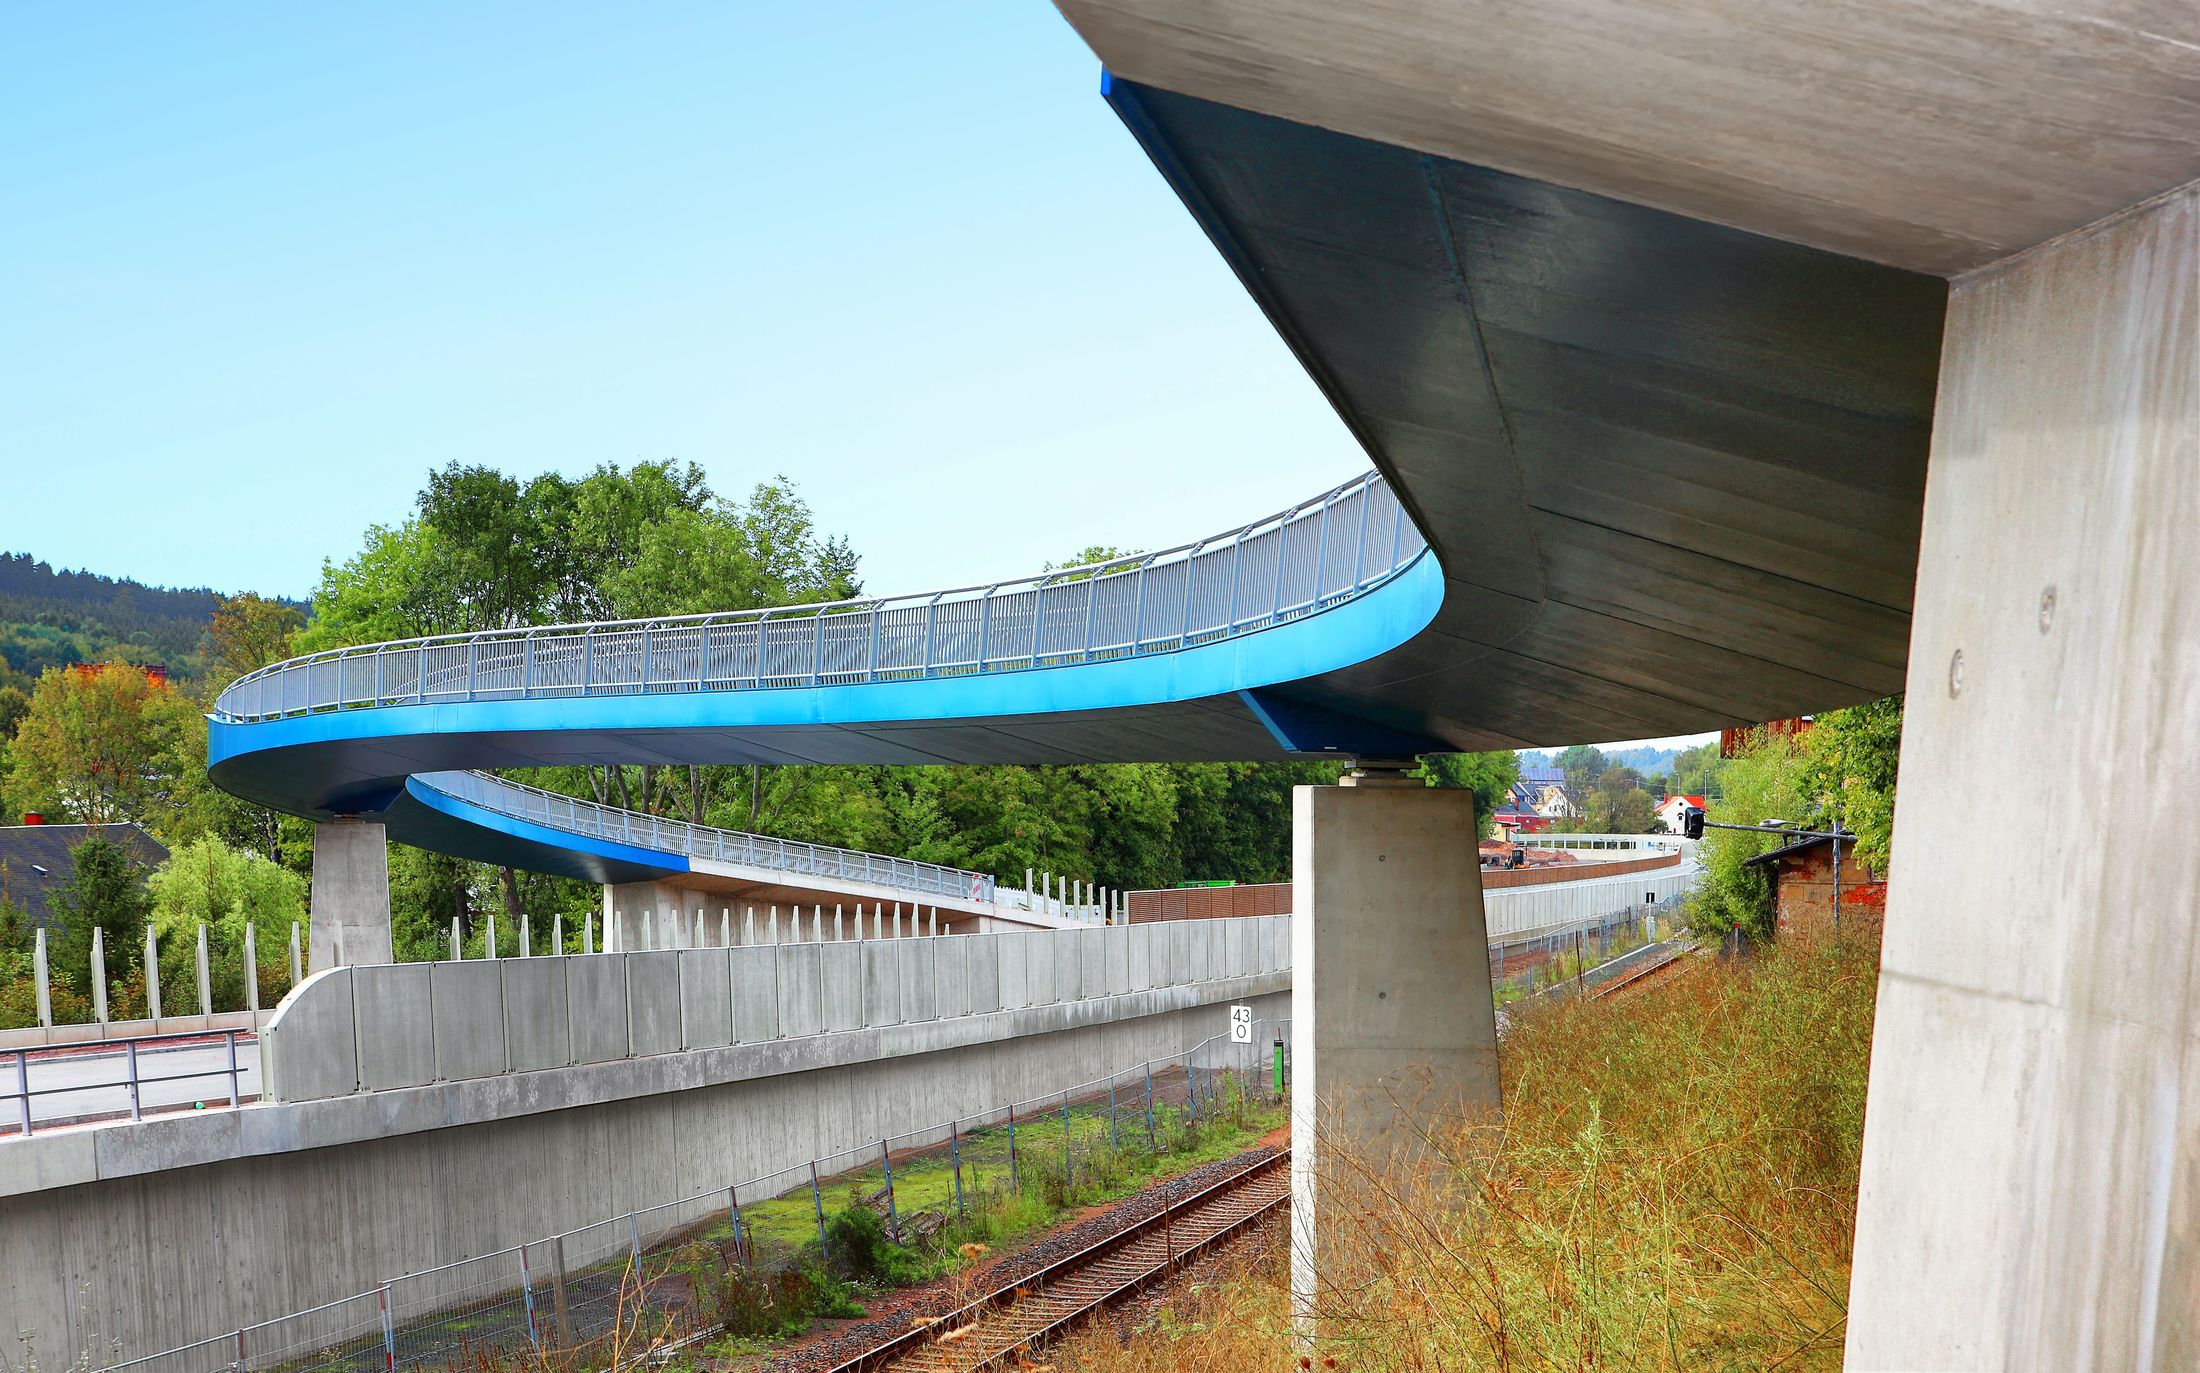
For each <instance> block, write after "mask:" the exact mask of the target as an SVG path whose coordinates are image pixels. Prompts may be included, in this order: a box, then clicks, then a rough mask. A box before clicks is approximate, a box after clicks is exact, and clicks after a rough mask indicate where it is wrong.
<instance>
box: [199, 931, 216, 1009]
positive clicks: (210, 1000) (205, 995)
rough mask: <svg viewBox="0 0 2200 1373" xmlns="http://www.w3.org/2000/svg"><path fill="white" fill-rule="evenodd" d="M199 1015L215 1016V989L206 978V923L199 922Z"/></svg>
mask: <svg viewBox="0 0 2200 1373" xmlns="http://www.w3.org/2000/svg"><path fill="white" fill-rule="evenodd" d="M198 970H199V1015H200V1016H201V1017H202V1018H203V1017H206V1016H210V1015H212V1014H214V988H213V986H212V984H211V983H209V982H208V980H207V976H206V922H205V921H204V920H201V921H200V922H199V952H198Z"/></svg>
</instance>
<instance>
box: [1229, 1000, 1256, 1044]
mask: <svg viewBox="0 0 2200 1373" xmlns="http://www.w3.org/2000/svg"><path fill="white" fill-rule="evenodd" d="M1230 1042H1231V1043H1232V1044H1250V1043H1252V1042H1253V1008H1252V1007H1250V1006H1232V1007H1231V1008H1230Z"/></svg>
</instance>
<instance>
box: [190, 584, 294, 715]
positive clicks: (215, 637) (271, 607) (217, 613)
mask: <svg viewBox="0 0 2200 1373" xmlns="http://www.w3.org/2000/svg"><path fill="white" fill-rule="evenodd" d="M305 622H306V617H305V614H304V612H302V611H300V610H299V609H298V608H297V607H296V606H288V605H284V604H283V603H282V602H280V601H270V600H267V599H266V598H264V597H261V596H256V595H254V594H252V593H251V592H249V591H247V592H245V593H244V594H243V595H241V596H231V597H228V598H227V599H225V600H224V601H222V603H221V604H220V605H218V606H216V607H215V608H214V617H213V618H212V619H211V620H209V621H208V622H207V626H206V690H207V693H208V695H209V696H212V695H215V694H218V693H219V692H220V691H221V689H222V688H223V687H225V686H228V685H229V684H230V683H231V682H234V681H236V680H237V679H238V678H239V677H242V676H244V675H245V674H246V673H247V672H251V671H253V670H254V669H256V668H262V667H266V666H267V665H268V664H269V663H272V662H276V661H278V660H280V659H282V658H284V657H287V656H288V655H289V653H290V641H291V638H292V636H294V635H296V634H297V632H298V631H299V630H300V629H302V628H304V627H305Z"/></svg>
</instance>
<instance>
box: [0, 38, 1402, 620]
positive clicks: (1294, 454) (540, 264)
mask: <svg viewBox="0 0 2200 1373" xmlns="http://www.w3.org/2000/svg"><path fill="white" fill-rule="evenodd" d="M1098 86H1099V68H1098V64H1097V62H1096V61H1095V59H1094V58H1093V57H1092V55H1091V54H1090V53H1089V52H1088V51H1087V50H1086V49H1085V47H1084V46H1083V44H1082V43H1081V42H1079V40H1078V39H1077V37H1076V36H1075V34H1074V33H1072V32H1071V30H1070V28H1069V26H1068V25H1067V24H1066V23H1064V22H1063V21H1062V19H1061V17H1060V16H1059V15H1057V14H1056V13H1055V12H1054V10H1053V8H1052V7H1051V6H1049V5H1048V4H1046V3H1045V0H1017V2H1016V3H983V4H975V5H948V6H913V5H906V4H903V5H891V6H889V5H878V6H860V7H859V6H856V5H851V4H833V5H824V6H783V7H773V8H771V9H766V8H764V7H762V6H751V5H742V4H730V3H718V4H707V5H680V4H669V3H657V4H652V5H648V6H643V7H619V6H607V5H578V4H542V3H530V4H526V5H520V4H469V5H465V6H459V7H447V6H428V5H402V4H391V5H380V6H372V7H352V8H349V9H343V8H337V7H328V6H305V5H295V4H282V5H273V4H270V5H249V4H225V5H220V6H209V5H189V6H186V5H153V4H138V5H121V4H115V5H93V4H84V5H47V6H25V7H18V8H15V9H14V10H12V11H11V12H10V13H9V15H8V17H7V19H6V21H5V29H4V36H0V128H4V129H5V131H6V133H5V137H4V139H0V548H7V549H11V550H27V551H30V552H34V553H36V554H38V555H40V556H41V557H44V558H47V559H49V560H51V561H53V562H56V563H59V564H64V565H68V566H74V567H86V568H90V569H93V570H97V571H102V572H108V573H113V574H121V575H129V576H134V577H137V578H140V579H143V580H146V581H150V582H158V583H166V584H171V585H199V584H206V585H211V586H213V587H215V588H216V589H218V590H224V591H232V590H241V589H253V590H259V591H263V592H271V593H282V594H289V595H302V594H304V593H305V592H307V591H308V590H309V589H310V588H311V586H312V585H313V582H314V580H315V577H316V575H317V573H318V570H319V567H320V564H321V561H322V559H323V558H324V557H327V556H330V555H335V556H338V557H342V556H344V555H347V554H349V553H350V552H352V551H353V550H355V549H356V548H357V547H358V545H359V542H360V535H361V531H362V530H363V529H364V528H365V526H366V525H367V524H368V523H369V522H370V521H378V520H379V521H390V520H396V519H399V518H401V517H402V516H403V515H404V514H405V512H406V510H407V508H408V505H409V502H410V500H411V498H412V495H413V493H414V492H415V491H416V490H417V489H418V487H419V485H420V481H421V478H422V475H423V474H424V473H425V472H426V471H427V470H428V469H429V468H430V467H431V466H437V465H441V464H443V463H445V462H448V461H451V460H453V459H457V460H462V461H467V462H485V463H491V464H494V465H497V466H499V467H503V468H506V469H508V470H510V471H513V472H517V473H532V472H536V471H540V470H542V469H544V468H555V469H558V470H561V471H565V472H568V473H579V472H582V471H585V470H587V469H588V468H590V467H592V466H594V465H595V464H597V463H599V462H603V461H616V462H620V463H630V462H633V461H635V460H638V459H643V458H681V459H692V460H694V461H696V462H698V463H701V464H702V465H703V466H704V467H705V468H706V469H707V470H708V471H709V473H710V475H711V478H712V480H713V483H714V484H715V485H716V486H717V487H718V488H719V489H720V490H722V491H725V492H729V493H734V492H740V491H743V490H745V489H746V488H747V487H748V486H749V485H750V484H751V483H752V482H754V481H755V480H756V479H758V478H759V477H763V476H767V475H769V474H772V473H775V472H785V473H786V474H788V475H789V476H791V477H793V478H794V479H795V480H796V482H797V483H798V484H799V486H800V487H801V488H802V490H803V491H804V492H805V494H806V495H807V496H808V497H809V499H810V500H811V501H812V503H813V504H814V505H815V507H816V508H817V511H818V513H819V515H820V517H821V520H822V523H823V524H824V526H825V527H826V528H827V529H828V530H829V531H833V532H839V533H845V534H846V535H848V536H849V537H850V538H851V539H852V540H853V542H854V545H855V547H856V549H857V550H858V552H859V553H860V554H861V555H862V557H863V571H864V575H865V578H866V581H867V584H868V586H869V588H870V589H871V590H874V591H881V592H891V591H902V590H918V589H924V588H928V587H932V586H937V585H943V584H949V583H961V582H966V581H971V580H978V579H983V578H988V577H993V576H1007V575H1014V574H1019V573H1023V572H1027V571H1033V570H1036V569H1037V568H1038V567H1039V566H1040V565H1042V564H1043V563H1045V562H1047V561H1050V560H1059V559H1061V558H1062V557H1064V556H1065V555H1066V554H1067V553H1069V552H1070V551H1072V550H1074V549H1076V548H1079V547H1082V546H1084V545H1085V544H1087V543H1092V542H1105V543H1115V544H1119V545H1124V546H1138V547H1148V548H1151V547H1160V546H1163V545H1165V544H1168V543H1172V542H1176V541H1180V540H1184V539H1188V538H1192V537H1196V536H1198V535H1201V534H1206V533H1211V532H1214V531H1216V530H1219V529H1221V528H1224V527H1226V526H1229V525H1233V524H1236V523H1238V522H1240V521H1241V520H1243V519H1245V518H1248V517H1250V516H1253V515H1257V514H1263V513H1266V512H1267V511H1268V510H1269V509H1272V508H1274V507H1278V506H1281V505H1283V504H1286V503H1288V502H1289V501H1291V500H1294V499H1296V498H1298V497H1300V496H1304V495H1310V494H1312V493H1314V492H1315V491H1317V490H1319V489H1321V488H1323V487H1325V486H1327V485H1329V484H1331V483H1333V482H1336V481H1340V480H1342V479H1344V478H1346V477H1348V476H1350V475H1352V474H1353V473H1354V472H1356V471H1359V470H1361V469H1362V468H1363V467H1364V466H1365V459H1364V457H1363V456H1362V455H1361V453H1360V452H1359V450H1358V448H1357V446H1356V445H1354V444H1353V443H1352V441H1351V440H1350V438H1349V437H1348V436H1347V435H1346V433H1345V432H1344V430H1343V428H1342V426H1341V425H1340V424H1339V423H1338V422H1337V420H1336V418H1335V417H1334V415H1333V414H1332V413H1331V412H1330V410H1329V409H1328V407H1327V406H1326V404H1324V403H1323V402H1322V400H1321V398H1320V397H1319V395H1318V394H1317V393H1316V392H1315V390H1314V388H1313V386H1312V384H1311V383H1310V382H1308V380H1307V379H1306V377H1305V375H1304V374H1303V373H1302V372H1301V371H1300V369H1299V367H1298V366H1297V364H1296V363H1295V362H1294V361H1293V360H1292V359H1291V357H1290V356H1289V354H1288V353H1287V352H1286V350H1285V349H1284V348H1283V346H1282V344H1281V343H1280V342H1279V341H1278V340H1277V338H1276V336H1275V334H1274V332H1273V331H1272V330H1271V329H1270V328H1269V327H1268V325H1267V323H1266V322H1265V321H1264V320H1263V319H1262V318H1261V317H1260V314H1259V312H1258V311H1257V310H1256V309H1255V308H1254V307H1253V305H1252V304H1251V302H1250V300H1249V299H1248V298H1247V297H1246V295H1245V293H1244V292H1243V290H1242V289H1240V288H1239V286H1238V285H1237V283H1236V282H1235V280H1234V279H1232V277H1231V276H1230V274H1229V272H1228V271H1227V270H1226V269H1225V268H1224V266H1223V264H1222V262H1221V260H1220V259H1219V258H1218V257H1217V256H1216V254H1215V253H1214V251H1213V249H1212V248H1211V247H1209V245H1208V244H1207V242H1206V241H1205V239H1204V238H1203V236H1202V235H1201V234H1200V233H1199V231H1198V229H1197V228H1196V227H1195V226H1194V224H1193V222H1192V220H1191V218H1190V216H1188V215H1187V214H1186V213H1185V212H1184V211H1183V209H1182V208H1181V206H1180V205H1179V204H1178V203H1177V202H1176V200H1175V198H1174V197H1173V196H1172V195H1171V194H1170V193H1169V191H1168V190H1167V188H1166V187H1165V186H1164V185H1163V183H1162V181H1161V179H1160V177H1159V176H1158V175H1157V174H1156V173H1155V172H1154V171H1153V169H1152V167H1151V166H1150V165H1149V164H1148V162H1147V161H1146V159H1145V157H1144V156H1143V154H1141V153H1140V152H1139V150H1138V148H1137V147H1136V145H1135V144H1134V143H1133V142H1132V140H1131V138H1130V136H1129V135H1128V134H1127V133H1126V132H1125V131H1124V129H1123V128H1122V127H1121V125H1120V124H1119V123H1118V121H1117V120H1116V118H1115V116H1114V115H1113V114H1112V113H1111V112H1110V111H1109V110H1108V108H1107V107H1106V105H1104V104H1103V103H1102V102H1101V100H1100V97H1099V93H1098Z"/></svg>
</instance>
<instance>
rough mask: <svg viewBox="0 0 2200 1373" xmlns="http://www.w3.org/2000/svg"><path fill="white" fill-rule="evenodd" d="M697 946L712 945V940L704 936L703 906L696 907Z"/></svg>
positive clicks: (704, 947)
mask: <svg viewBox="0 0 2200 1373" xmlns="http://www.w3.org/2000/svg"><path fill="white" fill-rule="evenodd" d="M695 947H696V948H698V949H707V948H709V947H710V941H709V940H708V939H706V938H704V936H703V908H702V907H701V906H697V907H696V908H695Z"/></svg>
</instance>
